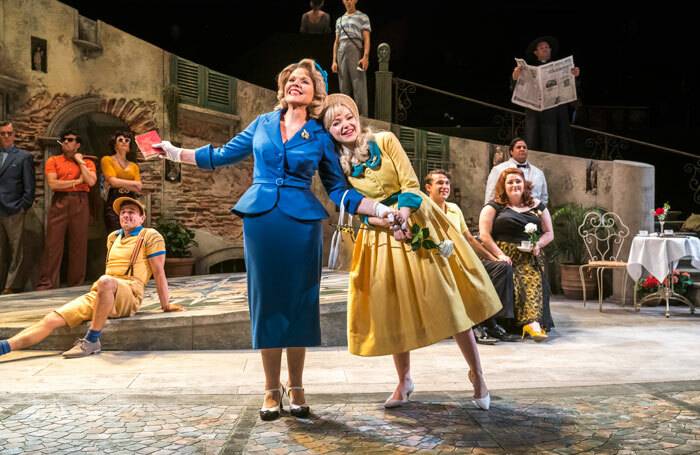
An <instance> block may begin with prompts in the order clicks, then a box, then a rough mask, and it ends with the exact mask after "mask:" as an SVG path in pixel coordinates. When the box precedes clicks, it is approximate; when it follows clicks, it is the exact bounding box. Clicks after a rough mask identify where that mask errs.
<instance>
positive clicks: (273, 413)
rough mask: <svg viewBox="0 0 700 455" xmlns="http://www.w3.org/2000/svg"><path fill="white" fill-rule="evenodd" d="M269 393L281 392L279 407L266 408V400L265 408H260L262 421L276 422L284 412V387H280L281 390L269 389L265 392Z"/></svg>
mask: <svg viewBox="0 0 700 455" xmlns="http://www.w3.org/2000/svg"><path fill="white" fill-rule="evenodd" d="M267 392H279V393H280V401H279V403H277V406H273V407H271V408H266V407H265V400H264V399H263V406H262V407H261V408H260V419H261V420H275V419H276V418H278V417H279V416H280V411H282V409H283V407H282V397H283V396H284V386H283V385H280V388H279V389H268V390H266V391H265V393H267Z"/></svg>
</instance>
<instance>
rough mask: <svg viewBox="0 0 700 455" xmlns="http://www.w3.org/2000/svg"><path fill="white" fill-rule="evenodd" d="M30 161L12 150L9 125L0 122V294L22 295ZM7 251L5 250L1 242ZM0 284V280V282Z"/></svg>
mask: <svg viewBox="0 0 700 455" xmlns="http://www.w3.org/2000/svg"><path fill="white" fill-rule="evenodd" d="M34 180H35V176H34V160H33V159H32V156H31V155H30V154H29V153H27V152H25V151H24V150H22V149H20V148H19V147H17V146H15V132H14V129H13V127H12V123H10V122H0V269H3V268H4V265H5V260H6V259H7V258H8V257H9V258H10V261H9V269H8V272H7V279H6V280H5V289H4V290H3V291H2V292H0V294H12V293H15V292H22V290H23V289H24V284H23V283H21V282H20V279H21V276H20V275H21V273H20V272H21V268H22V259H23V254H24V214H25V213H26V211H27V210H29V208H30V207H31V206H32V204H33V203H34V186H35V185H34V183H35V182H34ZM6 241H7V244H8V246H9V248H5V242H6ZM0 280H1V279H0Z"/></svg>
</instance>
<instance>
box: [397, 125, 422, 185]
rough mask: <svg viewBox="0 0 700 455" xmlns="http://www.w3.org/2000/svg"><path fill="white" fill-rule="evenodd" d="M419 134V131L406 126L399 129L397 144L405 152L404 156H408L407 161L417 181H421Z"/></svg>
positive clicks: (420, 144) (420, 143)
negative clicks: (409, 162) (399, 144)
mask: <svg viewBox="0 0 700 455" xmlns="http://www.w3.org/2000/svg"><path fill="white" fill-rule="evenodd" d="M420 133H421V131H420V130H417V129H415V128H409V127H407V126H400V127H399V142H400V143H401V147H403V149H404V151H405V152H406V155H408V159H409V160H411V165H412V166H413V170H414V171H415V173H416V175H417V176H418V180H420V179H421V175H420V172H421V169H420V162H421V156H422V152H423V150H422V149H423V147H422V145H423V144H422V142H421V140H420V139H421V138H420Z"/></svg>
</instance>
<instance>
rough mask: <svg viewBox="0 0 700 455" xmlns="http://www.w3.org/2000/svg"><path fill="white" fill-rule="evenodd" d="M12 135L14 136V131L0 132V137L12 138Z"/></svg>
mask: <svg viewBox="0 0 700 455" xmlns="http://www.w3.org/2000/svg"><path fill="white" fill-rule="evenodd" d="M13 134H15V132H14V131H0V136H7V137H10V136H12V135H13Z"/></svg>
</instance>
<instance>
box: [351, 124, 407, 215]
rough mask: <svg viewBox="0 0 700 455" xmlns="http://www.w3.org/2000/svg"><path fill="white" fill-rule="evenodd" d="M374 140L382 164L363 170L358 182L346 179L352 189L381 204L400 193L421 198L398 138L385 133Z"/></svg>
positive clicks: (378, 134)
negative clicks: (380, 155) (380, 154)
mask: <svg viewBox="0 0 700 455" xmlns="http://www.w3.org/2000/svg"><path fill="white" fill-rule="evenodd" d="M374 140H375V142H376V143H377V145H378V146H379V149H380V150H381V151H382V162H381V164H380V165H379V166H378V167H376V168H374V169H370V168H368V167H365V168H364V171H363V173H362V175H361V176H360V177H359V178H356V177H352V176H350V177H348V181H349V182H350V184H351V185H352V187H353V188H355V189H356V190H357V191H359V192H360V193H361V194H362V195H363V196H365V197H367V198H369V199H372V200H373V201H382V200H384V199H386V198H388V197H389V196H391V195H392V194H394V193H396V192H397V191H399V190H400V191H401V192H402V193H414V194H416V195H420V185H419V184H418V178H416V173H415V172H413V167H412V166H411V161H410V160H409V159H408V156H406V152H404V151H403V148H402V147H401V143H400V142H399V140H398V138H397V137H396V136H394V134H393V133H391V132H388V131H387V132H382V133H377V134H375V135H374ZM385 155H386V156H385ZM386 157H388V158H389V159H385V158H386Z"/></svg>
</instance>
